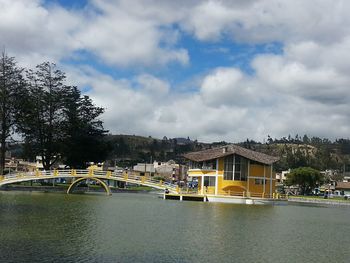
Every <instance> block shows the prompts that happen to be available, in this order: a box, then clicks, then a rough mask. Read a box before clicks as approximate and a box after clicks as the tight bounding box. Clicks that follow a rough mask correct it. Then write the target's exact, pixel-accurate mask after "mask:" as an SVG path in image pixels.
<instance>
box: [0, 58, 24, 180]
mask: <svg viewBox="0 0 350 263" xmlns="http://www.w3.org/2000/svg"><path fill="white" fill-rule="evenodd" d="M0 60H1V61H0V175H2V174H4V168H5V153H6V150H7V142H8V140H9V139H10V138H11V134H12V132H13V130H14V127H15V123H16V119H15V115H16V112H17V109H18V107H19V106H20V103H19V102H18V99H19V98H21V95H22V94H21V93H22V91H23V88H24V80H23V76H22V72H23V69H22V68H19V67H17V65H16V61H15V59H14V58H13V57H9V56H8V55H7V54H6V53H5V52H2V53H1V57H0Z"/></svg>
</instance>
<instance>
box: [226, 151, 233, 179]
mask: <svg viewBox="0 0 350 263" xmlns="http://www.w3.org/2000/svg"><path fill="white" fill-rule="evenodd" d="M232 179H233V155H229V156H226V157H225V159H224V180H232Z"/></svg>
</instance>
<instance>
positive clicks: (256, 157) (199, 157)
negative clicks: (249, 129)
mask: <svg viewBox="0 0 350 263" xmlns="http://www.w3.org/2000/svg"><path fill="white" fill-rule="evenodd" d="M231 154H238V155H240V156H243V157H245V158H247V159H250V160H253V161H256V162H260V163H264V164H273V163H274V162H277V161H278V160H279V158H278V157H274V156H270V155H267V154H264V153H260V152H255V151H252V150H249V149H246V148H243V147H240V146H238V145H234V144H230V145H226V146H222V147H218V148H213V149H208V150H204V151H199V152H191V153H187V154H185V155H184V157H185V158H187V159H189V160H191V161H195V162H202V161H207V160H212V159H216V158H219V157H224V156H227V155H231Z"/></svg>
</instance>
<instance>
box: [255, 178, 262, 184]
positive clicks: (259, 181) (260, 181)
mask: <svg viewBox="0 0 350 263" xmlns="http://www.w3.org/2000/svg"><path fill="white" fill-rule="evenodd" d="M255 184H256V185H262V184H264V179H255Z"/></svg>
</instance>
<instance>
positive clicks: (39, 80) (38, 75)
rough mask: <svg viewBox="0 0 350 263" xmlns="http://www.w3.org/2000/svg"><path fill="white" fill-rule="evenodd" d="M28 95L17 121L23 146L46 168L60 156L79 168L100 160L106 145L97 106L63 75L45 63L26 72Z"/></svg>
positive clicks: (70, 164)
mask: <svg viewBox="0 0 350 263" xmlns="http://www.w3.org/2000/svg"><path fill="white" fill-rule="evenodd" d="M27 79H28V83H29V84H28V94H27V96H24V99H23V104H24V105H25V107H23V110H22V111H21V112H20V114H19V117H18V120H19V125H18V131H19V132H20V133H21V134H22V135H23V137H24V139H25V143H26V145H27V147H26V149H27V151H28V149H30V151H31V152H32V153H33V154H35V155H39V156H41V157H42V161H43V167H44V169H45V170H48V169H50V168H51V166H52V165H53V164H54V163H55V162H56V161H57V160H58V159H61V160H63V161H65V162H66V164H68V165H69V166H71V167H74V168H80V167H83V166H85V162H87V161H101V160H103V159H104V157H105V156H106V154H107V144H106V143H105V142H104V140H103V137H104V135H105V133H106V132H107V131H105V130H104V129H103V125H102V121H101V120H99V119H98V117H99V116H100V115H101V114H102V113H103V111H104V110H103V108H100V107H96V106H95V105H94V104H93V102H92V100H91V99H90V98H89V97H88V96H82V95H81V93H80V91H79V90H78V88H77V87H74V86H68V85H65V79H66V76H65V74H64V73H63V72H62V71H60V70H58V69H57V68H56V65H55V64H53V63H49V62H45V63H42V64H40V65H38V66H37V67H36V70H28V71H27Z"/></svg>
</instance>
